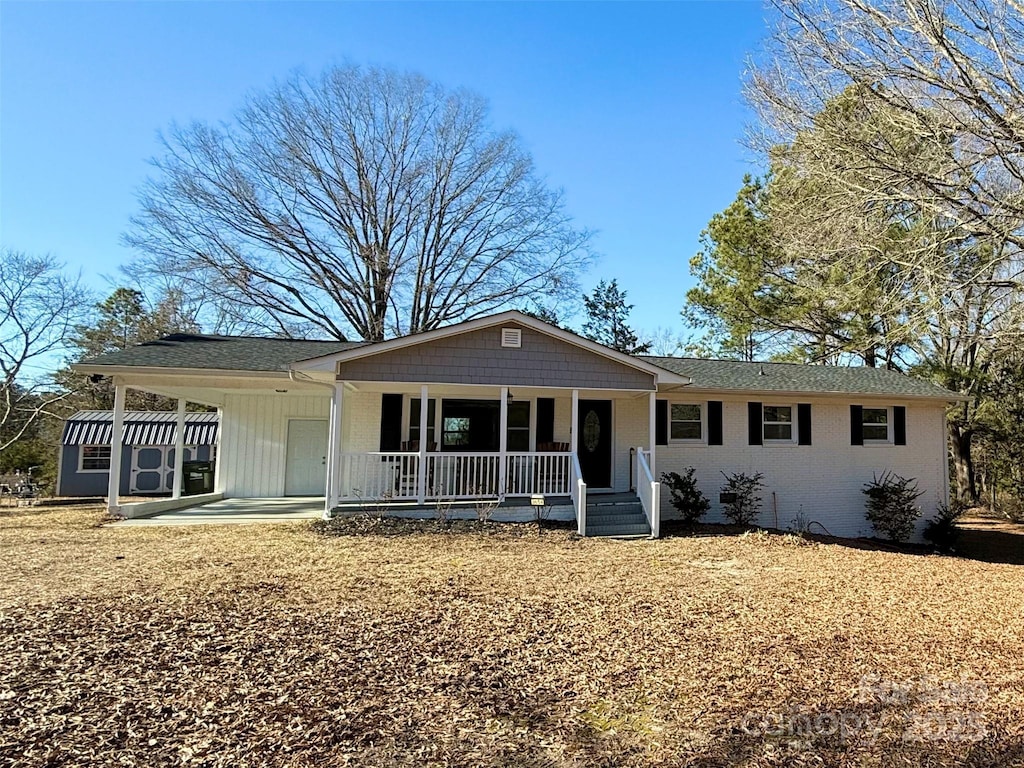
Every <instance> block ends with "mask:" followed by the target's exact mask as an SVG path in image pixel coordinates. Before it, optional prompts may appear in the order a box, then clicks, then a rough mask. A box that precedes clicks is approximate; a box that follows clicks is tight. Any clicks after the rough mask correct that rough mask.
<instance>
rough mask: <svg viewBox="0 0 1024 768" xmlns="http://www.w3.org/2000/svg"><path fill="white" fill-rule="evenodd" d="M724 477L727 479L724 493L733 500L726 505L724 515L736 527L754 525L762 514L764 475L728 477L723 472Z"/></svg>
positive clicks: (723, 487)
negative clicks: (762, 481)
mask: <svg viewBox="0 0 1024 768" xmlns="http://www.w3.org/2000/svg"><path fill="white" fill-rule="evenodd" d="M722 477H724V478H725V485H723V486H722V493H724V494H729V495H730V496H731V498H732V501H728V502H726V503H725V505H724V507H723V508H722V514H724V515H725V516H726V517H727V518H729V519H730V520H731V521H732V522H734V523H735V524H736V525H753V524H754V521H755V520H756V519H757V516H758V514H760V512H761V488H762V487H763V485H762V483H761V480H762V479H764V475H762V474H761V473H760V472H758V473H757V474H755V475H748V474H746V473H744V472H737V473H736V474H734V475H727V474H725V472H723V473H722Z"/></svg>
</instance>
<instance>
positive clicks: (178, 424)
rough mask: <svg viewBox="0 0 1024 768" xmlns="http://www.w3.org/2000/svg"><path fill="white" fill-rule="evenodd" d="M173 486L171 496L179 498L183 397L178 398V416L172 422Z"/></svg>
mask: <svg viewBox="0 0 1024 768" xmlns="http://www.w3.org/2000/svg"><path fill="white" fill-rule="evenodd" d="M174 429H175V431H174V487H173V488H172V489H171V498H172V499H180V498H181V486H182V484H183V483H182V477H181V471H182V467H183V466H184V462H185V399H184V398H182V397H179V398H178V418H177V421H175V423H174Z"/></svg>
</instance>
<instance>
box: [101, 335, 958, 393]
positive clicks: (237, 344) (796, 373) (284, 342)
mask: <svg viewBox="0 0 1024 768" xmlns="http://www.w3.org/2000/svg"><path fill="white" fill-rule="evenodd" d="M367 343H368V342H362V341H307V340H304V339H271V338H264V337H258V336H210V335H201V334H183V333H179V334H174V335H171V336H166V337H164V338H162V339H159V340H158V341H151V342H147V343H145V344H139V345H137V346H134V347H129V348H128V349H124V350H121V351H118V352H111V353H108V354H105V355H99V356H98V357H93V358H90V359H88V360H83V361H82V364H84V365H90V366H104V365H110V366H131V367H135V366H140V367H153V368H193V369H208V370H229V371H260V372H262V371H273V372H278V371H284V370H286V369H287V368H288V366H289V365H290V364H291V363H294V362H297V361H299V360H307V359H309V358H312V357H319V356H321V355H329V354H333V353H335V352H343V351H345V350H348V349H353V348H355V347H361V346H365V345H366V344H367ZM637 359H639V360H643V361H645V362H647V363H651V364H653V365H656V366H658V367H660V368H664V369H665V370H667V371H671V372H672V373H676V374H681V375H683V376H688V377H690V378H691V379H692V380H693V384H692V386H693V387H695V388H697V389H707V390H721V391H730V390H734V391H763V392H794V393H798V392H807V393H808V394H811V393H821V394H829V393H835V394H856V395H894V396H898V395H903V396H906V397H932V398H940V399H955V398H956V397H957V395H955V394H954V393H952V392H948V391H947V390H945V389H943V388H941V387H939V386H937V385H935V384H932V383H931V382H928V381H924V380H922V379H914V378H911V377H910V376H905V375H904V374H901V373H898V372H896V371H887V370H884V369H881V368H865V367H843V366H832V365H800V364H797V363H749V362H743V361H738V360H707V359H702V358H689V357H654V356H650V355H638V356H637ZM762 370H763V371H764V375H761V371H762Z"/></svg>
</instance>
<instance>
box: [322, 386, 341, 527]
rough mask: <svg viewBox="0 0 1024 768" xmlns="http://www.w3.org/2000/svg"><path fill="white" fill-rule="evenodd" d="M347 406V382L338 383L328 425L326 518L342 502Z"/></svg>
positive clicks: (332, 396) (333, 394)
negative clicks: (344, 421) (344, 430)
mask: <svg viewBox="0 0 1024 768" xmlns="http://www.w3.org/2000/svg"><path fill="white" fill-rule="evenodd" d="M344 406H345V382H343V381H336V382H335V383H334V392H333V393H332V394H331V407H330V417H329V418H330V421H329V423H328V425H327V488H326V491H325V492H324V517H328V516H329V515H330V514H331V510H332V509H334V507H336V506H338V503H339V502H340V501H341V453H342V450H341V449H342V445H341V424H342V417H343V414H344Z"/></svg>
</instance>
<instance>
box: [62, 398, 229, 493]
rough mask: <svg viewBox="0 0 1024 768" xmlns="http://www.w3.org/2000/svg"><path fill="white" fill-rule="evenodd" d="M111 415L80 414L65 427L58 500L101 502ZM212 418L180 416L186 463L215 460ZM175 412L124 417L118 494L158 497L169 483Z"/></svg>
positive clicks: (215, 428)
mask: <svg viewBox="0 0 1024 768" xmlns="http://www.w3.org/2000/svg"><path fill="white" fill-rule="evenodd" d="M113 421H114V414H113V411H79V412H78V413H76V414H74V415H73V416H72V417H71V418H69V419H68V420H67V421H66V422H65V423H64V432H63V435H62V437H61V454H60V469H59V472H58V477H57V494H58V495H60V496H102V495H104V494H105V493H106V490H107V479H108V477H109V471H110V438H111V431H112V428H113ZM219 428H220V423H219V418H218V415H217V413H216V412H214V411H209V412H205V411H204V412H189V413H186V414H185V446H186V448H185V457H184V458H185V461H211V460H214V458H215V454H216V448H215V446H216V445H217V439H218V431H219ZM176 433H177V413H175V412H174V411H127V412H125V415H124V428H123V429H122V431H121V443H122V445H124V447H125V449H124V451H123V453H122V462H121V463H122V471H121V478H122V482H121V485H122V486H123V488H122V493H125V494H137V495H143V494H145V495H150V494H153V495H163V494H167V493H170V492H171V489H172V487H173V486H172V483H173V479H174V445H175V442H176V439H177V434H176Z"/></svg>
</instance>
